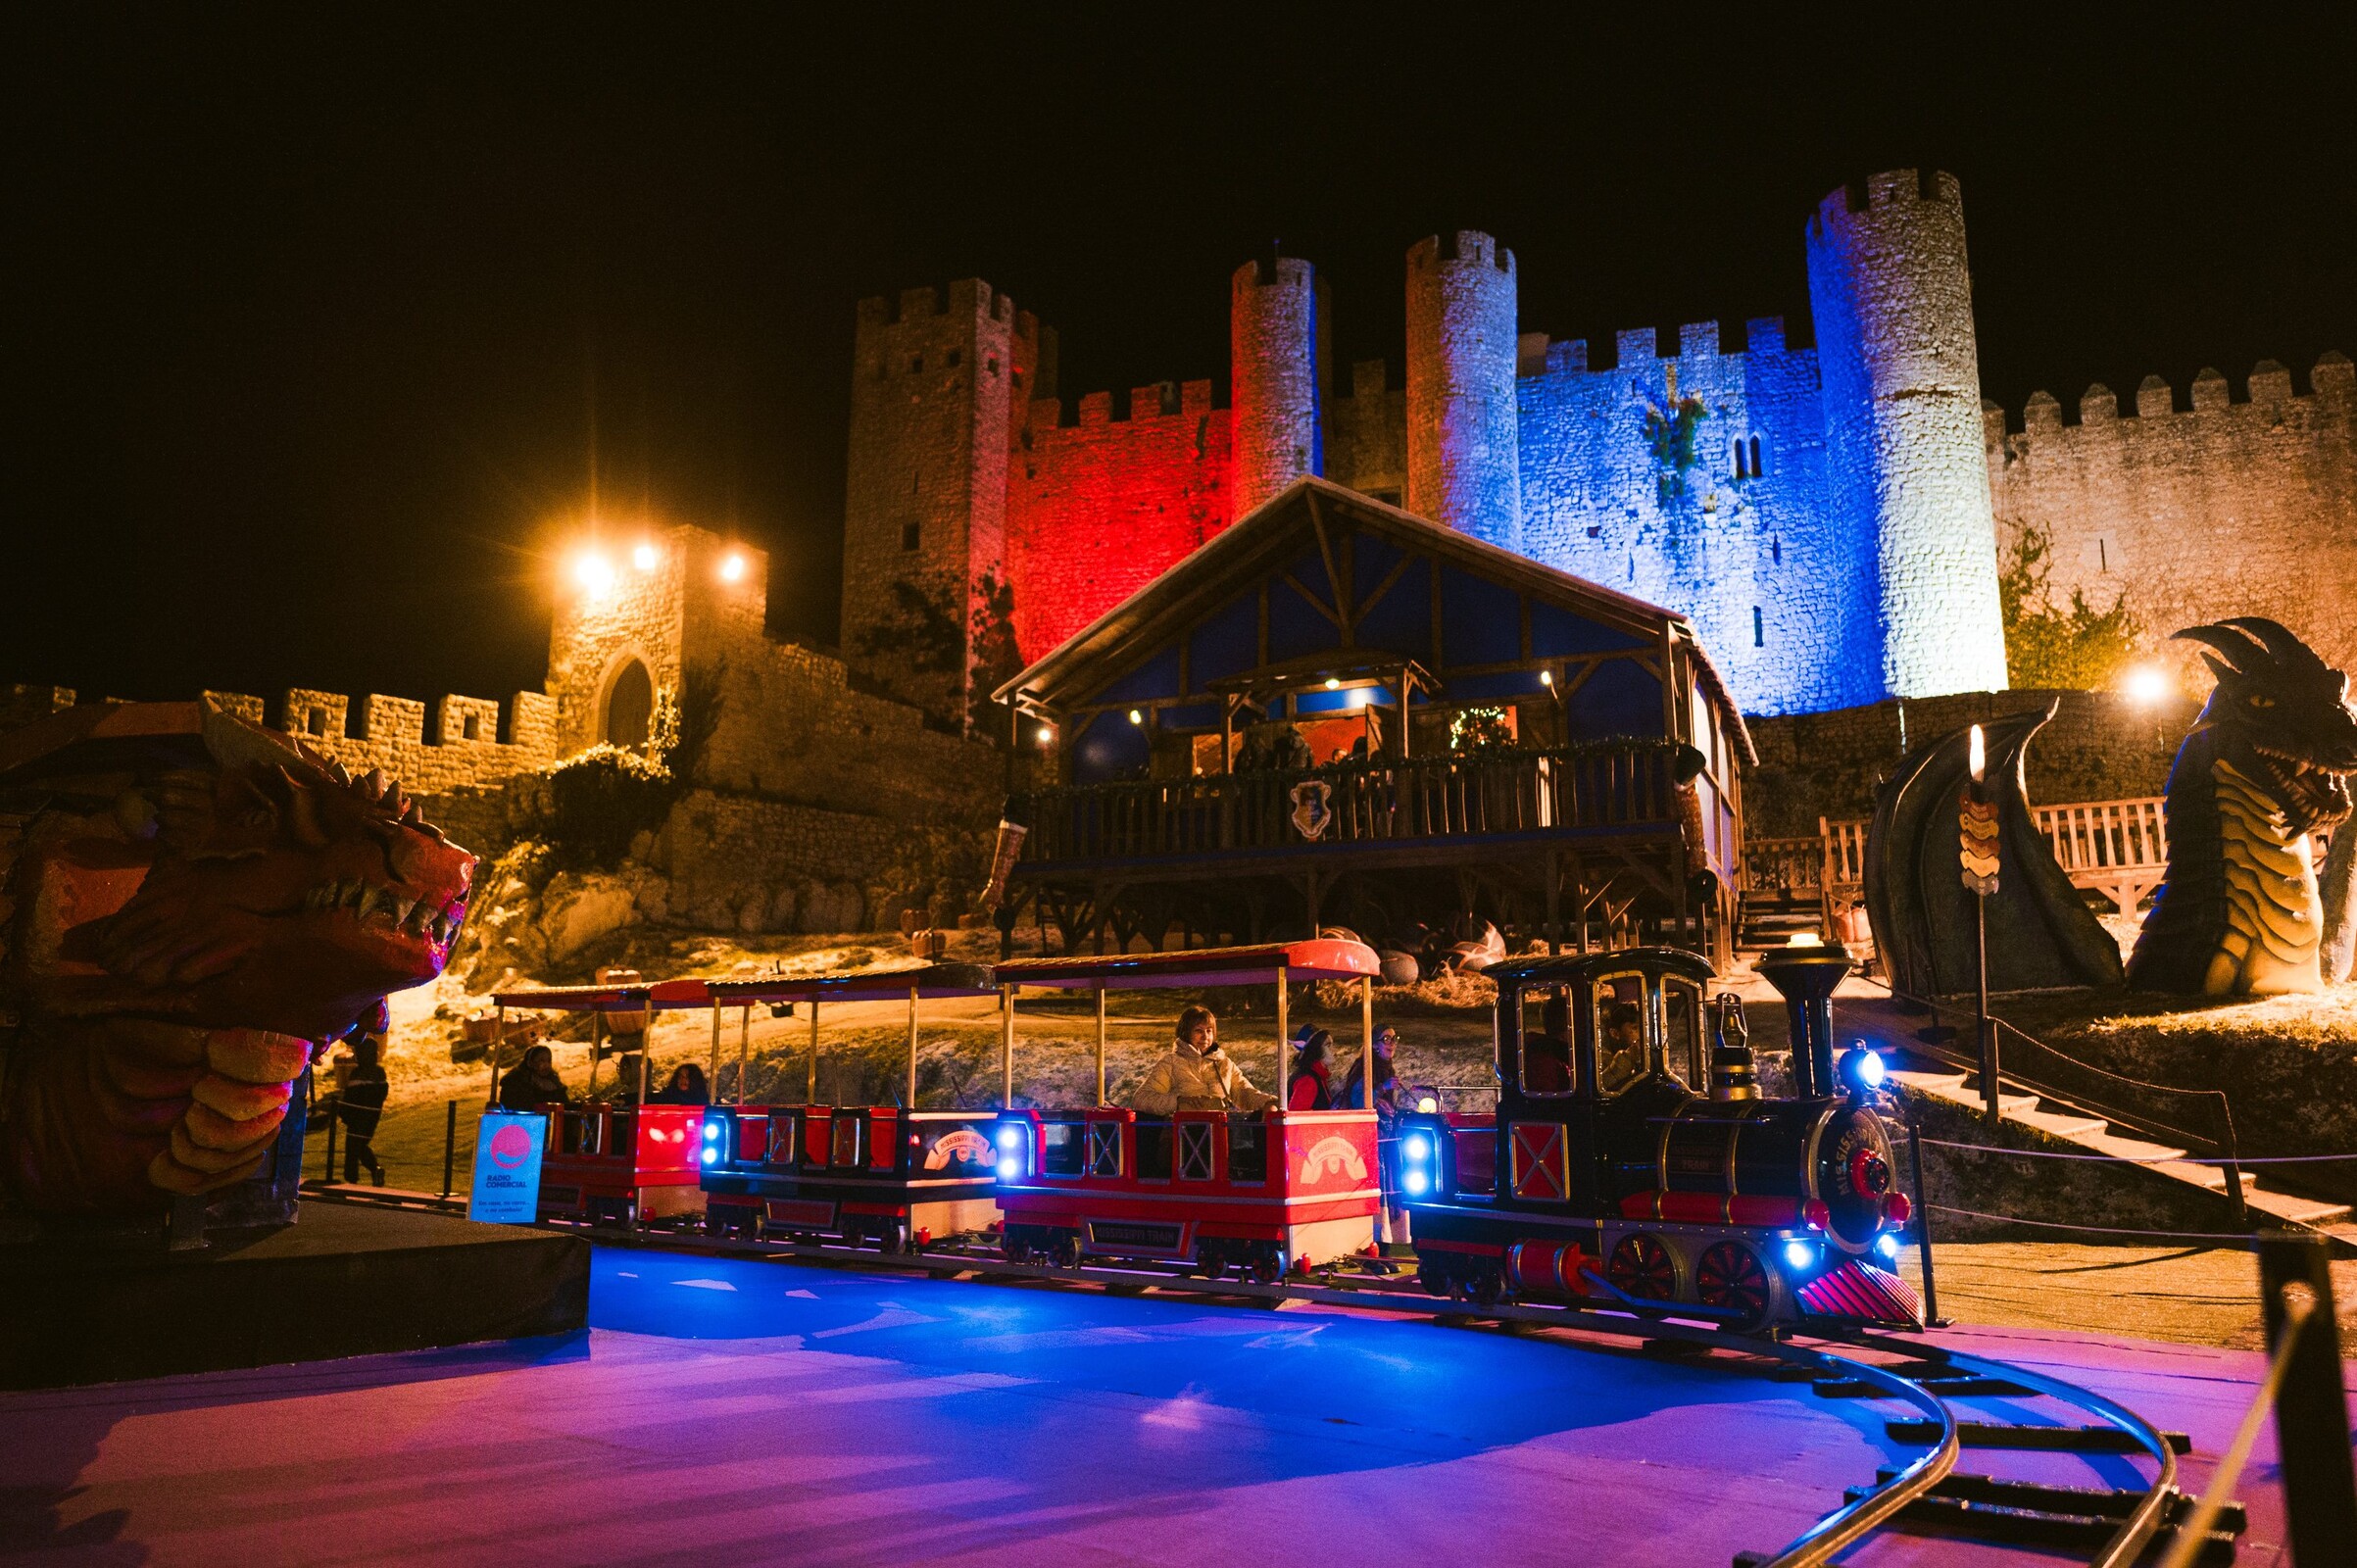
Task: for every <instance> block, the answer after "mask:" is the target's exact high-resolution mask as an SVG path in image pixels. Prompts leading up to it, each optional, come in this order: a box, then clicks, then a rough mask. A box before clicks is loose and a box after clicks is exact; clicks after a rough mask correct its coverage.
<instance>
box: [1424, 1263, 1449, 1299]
mask: <svg viewBox="0 0 2357 1568" xmlns="http://www.w3.org/2000/svg"><path fill="white" fill-rule="evenodd" d="M1416 1283H1417V1284H1418V1285H1421V1286H1423V1287H1424V1294H1425V1295H1426V1296H1447V1295H1449V1292H1450V1291H1451V1290H1452V1289H1453V1288H1454V1281H1452V1280H1451V1279H1450V1278H1449V1274H1448V1271H1447V1270H1445V1269H1443V1268H1441V1267H1439V1266H1438V1265H1437V1264H1436V1263H1435V1262H1434V1260H1433V1259H1431V1258H1425V1259H1424V1260H1422V1261H1421V1262H1419V1263H1417V1264H1416Z"/></svg>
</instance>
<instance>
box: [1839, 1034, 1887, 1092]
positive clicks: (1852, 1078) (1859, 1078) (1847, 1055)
mask: <svg viewBox="0 0 2357 1568" xmlns="http://www.w3.org/2000/svg"><path fill="white" fill-rule="evenodd" d="M1890 1076H1891V1067H1890V1064H1889V1063H1888V1062H1886V1061H1884V1060H1883V1056H1882V1053H1881V1052H1878V1051H1872V1050H1869V1049H1868V1048H1867V1045H1866V1043H1865V1042H1864V1041H1863V1040H1861V1041H1859V1042H1858V1043H1857V1044H1856V1045H1854V1046H1852V1047H1850V1048H1849V1049H1848V1050H1847V1051H1844V1052H1842V1053H1841V1081H1842V1082H1843V1083H1845V1084H1847V1085H1849V1092H1850V1093H1851V1094H1853V1095H1871V1094H1873V1093H1874V1092H1875V1091H1876V1090H1878V1089H1880V1088H1882V1087H1883V1081H1884V1080H1885V1079H1887V1078H1889V1077H1890Z"/></svg>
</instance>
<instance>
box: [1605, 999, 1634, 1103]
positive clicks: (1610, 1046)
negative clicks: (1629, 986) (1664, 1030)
mask: <svg viewBox="0 0 2357 1568" xmlns="http://www.w3.org/2000/svg"><path fill="white" fill-rule="evenodd" d="M1598 1010H1599V1011H1600V1012H1601V1014H1602V1016H1601V1019H1600V1020H1599V1021H1600V1022H1601V1024H1602V1028H1600V1029H1599V1030H1598V1031H1597V1032H1596V1088H1597V1089H1598V1090H1599V1091H1601V1092H1602V1093H1604V1094H1607V1095H1611V1094H1618V1093H1619V1092H1620V1091H1621V1090H1623V1089H1626V1088H1628V1087H1629V1086H1630V1085H1631V1084H1633V1083H1635V1082H1637V1080H1638V1079H1640V1078H1643V1077H1644V1076H1645V1014H1644V1013H1643V1012H1641V1011H1640V1010H1638V1006H1637V1005H1636V1004H1635V1003H1633V1002H1605V1003H1601V1005H1600V1007H1599V1009H1598Z"/></svg>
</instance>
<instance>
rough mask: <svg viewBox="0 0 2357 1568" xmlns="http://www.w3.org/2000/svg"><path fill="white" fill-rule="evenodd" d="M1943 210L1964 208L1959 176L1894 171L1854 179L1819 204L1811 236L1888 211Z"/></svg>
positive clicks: (1811, 220) (1933, 171)
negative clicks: (1911, 208)
mask: <svg viewBox="0 0 2357 1568" xmlns="http://www.w3.org/2000/svg"><path fill="white" fill-rule="evenodd" d="M1933 205H1937V206H1943V207H1951V208H1961V207H1962V206H1963V205H1964V187H1963V186H1962V185H1960V184H1959V183H1957V180H1956V176H1955V175H1953V174H1951V173H1949V172H1946V171H1945V170H1940V169H1926V170H1920V171H1919V170H1913V169H1892V170H1886V171H1885V172H1882V173H1879V174H1869V175H1867V176H1866V177H1865V178H1864V179H1854V180H1851V181H1850V182H1849V183H1848V184H1846V185H1843V186H1842V187H1841V189H1840V190H1837V191H1835V192H1833V193H1832V194H1831V195H1829V196H1827V197H1826V198H1825V200H1823V201H1822V202H1819V203H1818V204H1817V210H1816V212H1814V213H1813V214H1811V215H1810V216H1809V232H1810V234H1811V235H1812V236H1819V235H1823V234H1824V233H1826V232H1827V231H1828V230H1829V229H1841V228H1846V227H1849V226H1850V225H1851V223H1852V221H1854V220H1856V219H1858V218H1860V217H1861V215H1868V214H1874V213H1878V212H1882V211H1885V210H1887V209H1903V208H1908V207H1915V206H1933Z"/></svg>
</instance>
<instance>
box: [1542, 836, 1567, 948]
mask: <svg viewBox="0 0 2357 1568" xmlns="http://www.w3.org/2000/svg"><path fill="white" fill-rule="evenodd" d="M1542 874H1543V875H1545V876H1546V878H1547V952H1548V953H1550V954H1552V953H1561V952H1562V951H1563V856H1562V852H1561V851H1559V850H1549V851H1547V864H1546V867H1545V870H1544V871H1543V873H1542Z"/></svg>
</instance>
